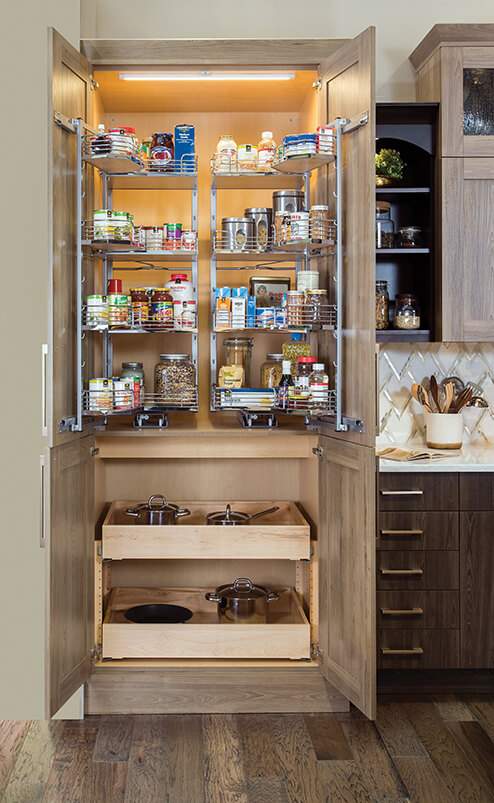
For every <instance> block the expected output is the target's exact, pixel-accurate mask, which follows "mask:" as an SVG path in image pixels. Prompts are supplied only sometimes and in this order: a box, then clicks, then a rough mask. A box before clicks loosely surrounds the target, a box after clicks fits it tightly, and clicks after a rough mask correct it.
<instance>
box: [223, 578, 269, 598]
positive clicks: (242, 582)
mask: <svg viewBox="0 0 494 803" xmlns="http://www.w3.org/2000/svg"><path fill="white" fill-rule="evenodd" d="M270 593H271V592H270V591H269V590H268V589H267V588H264V586H257V585H255V584H254V583H253V582H252V580H249V578H248V577H238V578H237V579H236V580H234V581H233V583H227V584H226V585H224V586H218V588H217V589H216V594H217V595H218V596H219V597H225V598H226V599H259V597H267V596H269V594H270Z"/></svg>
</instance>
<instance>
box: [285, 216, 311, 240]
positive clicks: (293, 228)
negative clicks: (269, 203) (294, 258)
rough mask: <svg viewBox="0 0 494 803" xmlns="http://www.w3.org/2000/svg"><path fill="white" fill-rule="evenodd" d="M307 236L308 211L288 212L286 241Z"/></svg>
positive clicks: (303, 238) (302, 238)
mask: <svg viewBox="0 0 494 803" xmlns="http://www.w3.org/2000/svg"><path fill="white" fill-rule="evenodd" d="M308 238H309V213H308V212H291V213H290V236H289V238H288V242H290V241H292V242H293V241H294V240H307V239H308Z"/></svg>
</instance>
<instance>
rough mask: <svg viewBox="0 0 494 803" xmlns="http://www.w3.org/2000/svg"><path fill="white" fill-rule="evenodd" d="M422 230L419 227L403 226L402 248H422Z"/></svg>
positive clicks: (401, 232)
mask: <svg viewBox="0 0 494 803" xmlns="http://www.w3.org/2000/svg"><path fill="white" fill-rule="evenodd" d="M421 241H422V229H421V228H419V227H418V226H403V227H402V228H401V229H400V248H420V243H421Z"/></svg>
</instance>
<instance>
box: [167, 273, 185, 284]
mask: <svg viewBox="0 0 494 803" xmlns="http://www.w3.org/2000/svg"><path fill="white" fill-rule="evenodd" d="M171 278H172V282H173V281H174V280H175V279H180V281H181V282H186V281H187V279H188V278H189V277H188V276H187V274H186V273H172V277H171Z"/></svg>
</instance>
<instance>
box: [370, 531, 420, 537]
mask: <svg viewBox="0 0 494 803" xmlns="http://www.w3.org/2000/svg"><path fill="white" fill-rule="evenodd" d="M380 532H381V535H392V536H394V535H405V536H406V535H416V536H417V537H418V536H419V535H423V534H424V531H423V530H381V531H380Z"/></svg>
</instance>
